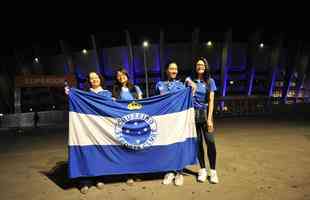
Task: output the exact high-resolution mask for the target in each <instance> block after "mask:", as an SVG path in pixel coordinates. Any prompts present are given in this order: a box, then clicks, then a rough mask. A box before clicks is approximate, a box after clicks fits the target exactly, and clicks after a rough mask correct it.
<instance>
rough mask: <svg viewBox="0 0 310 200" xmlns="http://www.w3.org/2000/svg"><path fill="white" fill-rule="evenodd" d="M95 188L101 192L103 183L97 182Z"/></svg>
mask: <svg viewBox="0 0 310 200" xmlns="http://www.w3.org/2000/svg"><path fill="white" fill-rule="evenodd" d="M96 186H97V188H98V189H99V190H101V189H103V188H104V183H103V182H98V183H97V184H96Z"/></svg>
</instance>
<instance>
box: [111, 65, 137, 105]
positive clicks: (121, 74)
mask: <svg viewBox="0 0 310 200" xmlns="http://www.w3.org/2000/svg"><path fill="white" fill-rule="evenodd" d="M115 79H116V80H115V83H114V85H113V97H114V98H116V99H121V100H134V99H142V91H141V89H140V88H139V86H137V85H133V84H132V83H131V82H130V81H129V76H128V73H127V71H126V70H125V69H124V68H123V67H121V68H119V69H118V70H117V71H116V76H115Z"/></svg>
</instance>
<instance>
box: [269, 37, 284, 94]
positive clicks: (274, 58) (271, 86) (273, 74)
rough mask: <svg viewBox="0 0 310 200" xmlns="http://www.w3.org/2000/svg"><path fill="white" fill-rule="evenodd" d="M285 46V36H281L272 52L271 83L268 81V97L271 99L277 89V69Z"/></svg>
mask: <svg viewBox="0 0 310 200" xmlns="http://www.w3.org/2000/svg"><path fill="white" fill-rule="evenodd" d="M282 44H283V36H282V34H280V36H279V37H277V40H276V43H275V45H274V47H273V48H272V50H271V57H270V68H271V70H270V75H269V79H268V80H269V81H268V96H269V97H271V96H272V94H273V90H274V87H275V82H276V78H277V77H276V76H277V69H278V65H279V60H280V53H281V49H282Z"/></svg>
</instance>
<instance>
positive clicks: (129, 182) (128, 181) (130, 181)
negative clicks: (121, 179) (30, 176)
mask: <svg viewBox="0 0 310 200" xmlns="http://www.w3.org/2000/svg"><path fill="white" fill-rule="evenodd" d="M134 183H135V181H134V180H133V179H132V178H130V179H127V181H126V184H127V185H129V186H133V184H134Z"/></svg>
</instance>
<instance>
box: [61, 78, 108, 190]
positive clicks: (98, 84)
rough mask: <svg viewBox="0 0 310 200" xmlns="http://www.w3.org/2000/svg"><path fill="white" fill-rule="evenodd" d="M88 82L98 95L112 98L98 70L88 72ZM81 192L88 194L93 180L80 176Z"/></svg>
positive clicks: (66, 89)
mask: <svg viewBox="0 0 310 200" xmlns="http://www.w3.org/2000/svg"><path fill="white" fill-rule="evenodd" d="M87 79H88V83H89V91H90V92H94V93H96V94H98V95H101V96H104V97H107V98H109V99H112V93H111V92H110V91H108V90H105V89H103V81H104V79H103V77H102V76H101V75H100V74H98V73H96V72H90V73H89V74H88V77H87ZM69 90H70V89H69V87H68V86H67V85H66V87H65V93H66V94H67V95H68V94H69ZM79 182H80V185H81V186H80V192H81V193H82V194H86V193H87V192H88V190H89V187H90V186H91V185H92V181H91V179H90V178H88V177H86V178H80V180H79ZM96 182H97V183H96V186H97V188H98V189H102V188H103V186H104V183H103V182H102V181H98V180H96Z"/></svg>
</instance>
